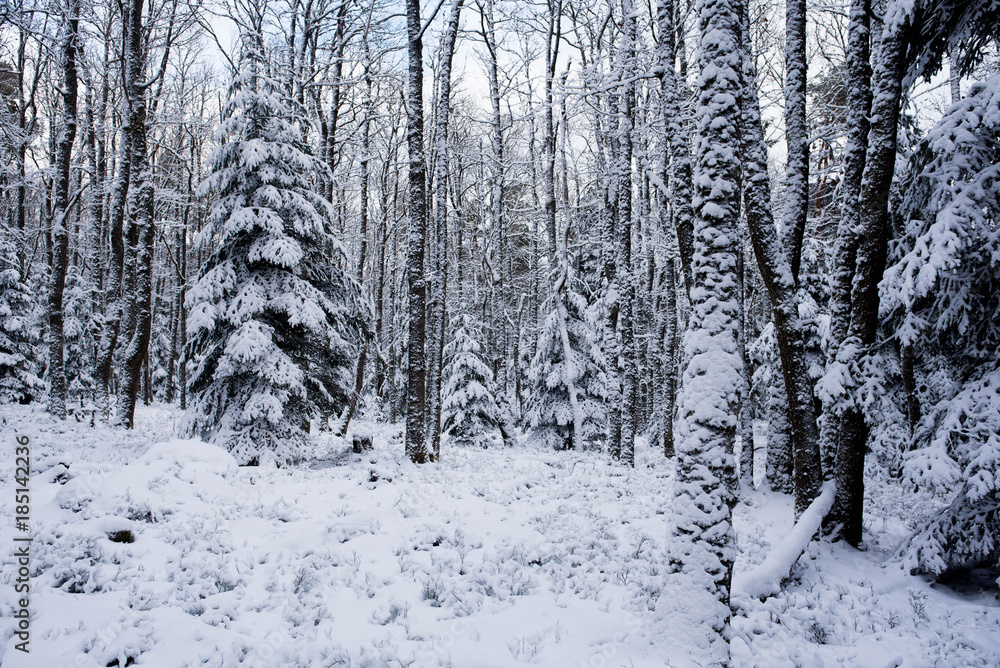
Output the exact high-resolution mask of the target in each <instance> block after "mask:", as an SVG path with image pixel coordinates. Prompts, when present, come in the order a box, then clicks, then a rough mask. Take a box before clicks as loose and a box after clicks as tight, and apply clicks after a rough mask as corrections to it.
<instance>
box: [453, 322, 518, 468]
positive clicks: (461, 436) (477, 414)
mask: <svg viewBox="0 0 1000 668" xmlns="http://www.w3.org/2000/svg"><path fill="white" fill-rule="evenodd" d="M451 329H452V330H453V331H454V334H453V335H452V340H451V342H449V343H448V345H447V346H445V349H444V358H445V364H446V366H445V370H444V378H445V385H444V392H443V393H442V394H443V397H444V399H443V401H442V403H441V417H442V425H441V428H442V433H444V434H447V435H448V436H450V437H451V439H452V440H453V441H454V442H456V443H462V444H471V445H478V446H481V447H484V448H486V447H488V446H490V445H499V444H500V443H502V442H503V426H502V419H501V415H500V407H499V406H498V405H497V400H496V386H495V383H494V379H493V371H492V370H491V369H490V367H489V365H488V364H487V363H486V361H485V360H484V359H483V355H482V346H481V344H480V341H481V340H482V332H481V331H480V328H479V327H478V324H477V323H476V321H475V320H474V319H473V318H472V316H470V315H467V314H460V315H458V316H455V317H454V318H453V319H452V322H451Z"/></svg>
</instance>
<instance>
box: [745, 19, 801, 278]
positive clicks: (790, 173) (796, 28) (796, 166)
mask: <svg viewBox="0 0 1000 668" xmlns="http://www.w3.org/2000/svg"><path fill="white" fill-rule="evenodd" d="M747 37H748V38H749V35H748V36H747ZM807 69H808V67H807V64H806V0H786V2H785V138H786V143H787V144H788V158H787V166H786V168H785V208H784V216H783V218H782V229H783V230H784V236H785V239H784V246H785V254H786V255H787V256H788V260H789V263H790V265H791V271H792V280H793V281H795V282H796V283H797V282H798V278H799V265H800V264H801V258H802V239H803V237H804V235H805V230H806V218H807V215H808V212H809V134H808V129H807V127H806V72H807Z"/></svg>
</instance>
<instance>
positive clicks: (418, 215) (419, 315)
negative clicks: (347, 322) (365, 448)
mask: <svg viewBox="0 0 1000 668" xmlns="http://www.w3.org/2000/svg"><path fill="white" fill-rule="evenodd" d="M421 27H422V26H421V19H420V0H406V32H407V44H408V45H407V62H408V70H407V89H408V90H407V93H408V94H407V97H406V141H407V150H408V152H409V160H410V169H409V174H408V177H407V178H408V191H409V192H408V198H407V205H408V207H409V213H410V226H409V233H408V239H407V250H406V284H407V288H408V290H409V300H410V301H409V325H408V329H409V340H408V342H407V356H408V362H407V384H406V454H407V455H408V456H409V458H410V460H411V461H413V462H414V463H416V464H423V463H425V462H426V461H427V454H428V453H427V439H426V428H427V419H426V416H427V406H426V391H427V387H426V382H427V368H426V364H425V359H424V345H425V343H426V337H425V325H426V320H425V314H424V313H425V311H424V309H425V306H426V300H427V285H426V283H425V280H424V247H425V245H426V242H427V159H426V158H425V156H424V94H423V84H424V81H423V79H424V67H423V47H422V44H421V37H420V31H421Z"/></svg>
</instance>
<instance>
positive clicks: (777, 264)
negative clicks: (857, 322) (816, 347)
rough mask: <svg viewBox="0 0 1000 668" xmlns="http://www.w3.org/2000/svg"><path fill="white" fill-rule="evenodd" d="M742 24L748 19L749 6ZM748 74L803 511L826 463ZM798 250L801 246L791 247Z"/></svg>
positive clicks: (761, 231)
mask: <svg viewBox="0 0 1000 668" xmlns="http://www.w3.org/2000/svg"><path fill="white" fill-rule="evenodd" d="M742 11H743V16H744V19H743V20H744V26H747V25H748V24H749V18H748V16H747V15H746V10H745V8H744V9H743V10H742ZM744 76H745V77H746V79H747V81H750V82H751V83H750V85H748V86H747V88H746V92H745V93H744V95H743V97H742V106H743V110H742V114H741V116H742V121H741V122H742V143H741V155H742V167H743V201H744V212H745V215H746V218H747V227H748V229H749V233H750V241H751V244H752V246H753V250H754V256H755V257H756V259H757V266H758V268H759V269H760V274H761V278H762V279H763V281H764V286H765V288H766V289H767V292H768V296H769V297H770V301H771V307H772V317H773V318H774V328H775V336H776V338H777V340H778V355H779V359H780V360H781V373H782V378H783V379H784V384H785V394H786V398H787V402H788V409H787V419H788V423H789V424H788V435H789V437H790V441H791V449H792V456H793V458H794V470H795V509H796V512H799V513H801V512H804V511H805V509H806V508H808V507H809V504H810V503H812V501H813V499H815V498H816V495H818V494H819V490H820V485H821V484H822V477H823V476H822V465H821V461H820V454H819V431H818V427H817V422H816V407H815V403H814V402H813V390H812V380H811V379H810V377H809V367H808V364H807V360H806V354H805V332H804V325H803V323H802V321H801V319H800V318H799V310H798V304H799V299H798V295H797V292H796V286H795V282H794V279H793V276H792V269H791V261H790V260H789V258H788V246H783V245H782V244H781V242H780V241H779V240H778V233H777V229H776V228H775V225H774V219H773V216H772V214H771V187H770V182H769V179H768V174H767V145H766V144H765V142H764V128H763V124H762V122H761V117H760V103H759V101H758V99H757V87H756V84H755V83H754V82H755V81H756V66H755V65H754V63H753V61H752V59H751V58H750V57H749V56H747V57H746V58H745V60H744ZM791 250H792V251H793V252H794V253H795V254H796V255H798V254H799V253H800V251H801V248H794V249H791Z"/></svg>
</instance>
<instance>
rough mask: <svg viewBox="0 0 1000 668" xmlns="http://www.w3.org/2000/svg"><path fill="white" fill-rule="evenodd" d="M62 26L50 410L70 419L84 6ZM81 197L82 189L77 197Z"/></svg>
mask: <svg viewBox="0 0 1000 668" xmlns="http://www.w3.org/2000/svg"><path fill="white" fill-rule="evenodd" d="M64 11H65V12H66V14H65V16H64V17H63V25H62V32H63V35H62V44H61V45H60V52H61V54H60V55H61V56H62V75H63V80H62V112H63V116H62V128H61V129H60V131H59V137H58V139H57V140H56V156H55V168H56V169H55V177H54V180H55V184H54V185H55V193H54V197H53V211H52V274H51V278H50V285H49V369H48V374H49V383H50V390H49V411H50V412H51V413H52V414H53V415H55V416H56V417H59V418H62V419H64V420H65V419H66V393H67V387H66V360H65V357H64V344H65V336H64V334H63V292H64V290H65V287H66V268H67V264H68V262H69V215H70V210H71V208H72V206H73V203H71V201H70V194H69V186H70V162H71V161H72V157H73V141H74V139H75V138H76V101H77V66H76V57H77V47H78V43H77V42H78V39H79V22H80V6H79V3H78V1H77V0H68V2H67V3H66V7H65V10H64ZM78 196H79V191H78V192H77V193H76V195H75V196H74V201H75V199H76V197H78Z"/></svg>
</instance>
